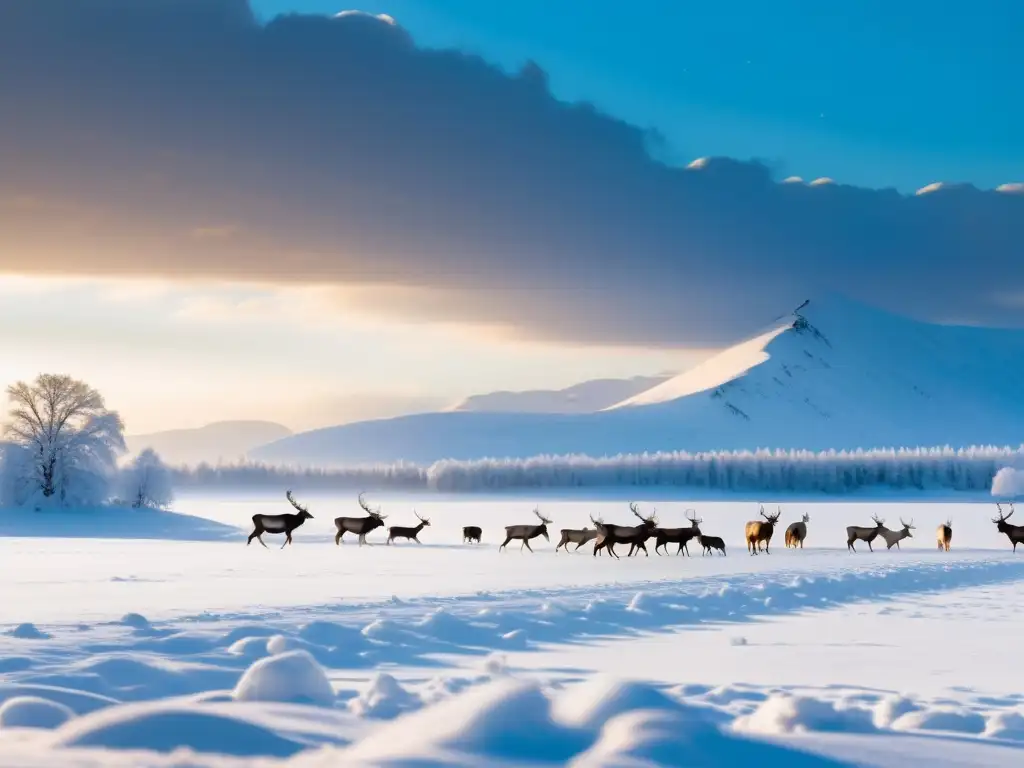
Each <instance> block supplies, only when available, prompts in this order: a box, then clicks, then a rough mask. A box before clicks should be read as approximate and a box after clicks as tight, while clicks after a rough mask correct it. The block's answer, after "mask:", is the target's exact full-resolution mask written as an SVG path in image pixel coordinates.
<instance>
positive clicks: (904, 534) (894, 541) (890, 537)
mask: <svg viewBox="0 0 1024 768" xmlns="http://www.w3.org/2000/svg"><path fill="white" fill-rule="evenodd" d="M900 525H902V526H903V528H902V529H901V530H899V531H890V530H889V529H888V528H885V527H883V528H880V529H879V530H878V533H879V534H881V536H882V538H883V539H885V548H886V549H892V548H893V546H894V545H895V547H896V549H899V548H900V542H901V541H903V540H904V539H912V538H913V537H914V534H912V533H911V531H912V530H914V518H910V522H909V523H906V522H904V521H903V518H902V517H901V518H900Z"/></svg>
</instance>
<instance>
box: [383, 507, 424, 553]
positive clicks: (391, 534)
mask: <svg viewBox="0 0 1024 768" xmlns="http://www.w3.org/2000/svg"><path fill="white" fill-rule="evenodd" d="M412 513H413V514H414V515H416V519H417V520H419V521H420V522H419V525H414V526H412V527H411V528H410V527H408V526H401V525H392V526H391V527H390V528H388V540H387V542H385V543H387V544H390V543H391V542H392V541H394V540H395V539H412V540H413V541H415V542H416V543H417V544H422V543H423V542H421V541H420V540H419V535H420V531H422V530H423V528H424V526H429V525H430V521H429V520H427V518H425V517H420V516H419V515H418V514H417V512H416V510H415V509H414V510H413V511H412Z"/></svg>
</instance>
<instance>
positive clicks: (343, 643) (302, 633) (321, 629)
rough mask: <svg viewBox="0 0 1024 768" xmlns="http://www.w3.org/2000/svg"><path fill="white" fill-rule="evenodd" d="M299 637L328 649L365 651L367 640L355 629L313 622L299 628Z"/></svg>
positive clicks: (329, 622) (331, 623)
mask: <svg viewBox="0 0 1024 768" xmlns="http://www.w3.org/2000/svg"><path fill="white" fill-rule="evenodd" d="M299 637H301V638H302V639H303V640H305V641H306V642H307V643H312V644H313V645H323V646H326V647H328V648H345V649H353V650H354V649H356V648H358V649H363V648H365V647H366V638H365V637H364V636H363V634H362V633H361V632H360V631H359V630H358V629H356V628H355V627H348V626H345V625H344V624H335V623H334V622H331V621H311V622H309V623H308V624H303V625H302V626H301V627H299Z"/></svg>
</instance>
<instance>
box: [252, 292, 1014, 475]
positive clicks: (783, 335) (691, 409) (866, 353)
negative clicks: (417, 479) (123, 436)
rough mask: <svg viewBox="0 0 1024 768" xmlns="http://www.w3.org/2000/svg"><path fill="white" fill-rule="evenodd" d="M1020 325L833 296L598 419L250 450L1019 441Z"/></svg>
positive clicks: (314, 452)
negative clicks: (923, 315)
mask: <svg viewBox="0 0 1024 768" xmlns="http://www.w3.org/2000/svg"><path fill="white" fill-rule="evenodd" d="M1022 434H1024V332H1021V331H1015V330H1001V329H991V328H967V327H953V326H939V325H932V324H927V323H921V322H917V321H914V320H910V319H908V318H904V317H899V316H897V315H892V314H888V313H885V312H881V311H878V310H875V309H872V308H869V307H865V306H862V305H859V304H856V303H854V302H851V301H847V300H844V299H841V298H836V297H833V298H829V299H828V300H826V301H823V302H820V303H819V302H813V301H812V302H810V303H809V304H808V305H807V306H805V307H803V308H802V309H801V310H799V312H798V313H797V314H795V315H792V316H790V317H788V318H783V319H781V320H780V321H779V322H778V323H777V324H774V325H772V326H770V327H769V328H768V329H767V330H765V331H763V332H762V333H761V334H760V335H758V336H756V337H755V338H753V339H750V340H748V341H744V342H742V343H741V344H739V345H737V346H735V347H733V348H731V349H729V350H726V351H724V352H722V353H721V354H719V355H717V356H716V357H715V358H713V359H711V360H709V361H706V362H705V363H703V364H702V365H700V366H698V367H697V368H695V369H693V370H691V371H688V372H685V373H683V374H681V375H679V376H677V377H675V378H673V379H670V380H669V381H666V382H664V383H662V384H659V385H658V386H656V387H653V388H652V389H650V390H648V391H646V392H643V393H640V394H638V395H635V396H633V397H631V398H627V399H625V400H624V401H622V402H620V403H619V404H617V405H616V406H614V407H612V408H610V409H608V410H604V411H601V412H599V413H594V414H536V413H532V414H531V413H474V412H455V413H433V414H422V415H417V416H407V417H402V418H398V419H389V420H381V421H372V422H362V423H359V424H350V425H346V426H343V427H336V428H331V429H323V430H317V431H314V432H306V433H303V434H299V435H295V436H293V437H290V438H286V439H284V440H281V441H278V442H276V443H271V444H270V445H267V446H264V447H262V448H259V449H257V450H256V451H254V452H252V453H251V454H250V455H251V456H252V457H253V458H256V459H260V460H265V461H272V462H282V463H307V464H316V465H332V464H334V465H338V464H360V463H391V462H395V461H401V460H405V461H411V462H415V463H430V462H433V461H436V460H440V459H475V458H481V457H499V458H501V457H518V458H522V457H529V456H538V455H544V454H549V455H550V454H585V455H589V456H604V455H616V454H619V453H643V452H654V451H675V450H687V451H713V450H736V449H753V448H758V447H765V448H773V449H774V448H786V449H807V450H826V449H833V448H835V449H856V448H871V447H885V446H892V447H898V446H924V445H952V446H956V447H962V446H968V445H988V444H997V445H1014V446H1015V445H1019V444H1020V441H1021V435H1022Z"/></svg>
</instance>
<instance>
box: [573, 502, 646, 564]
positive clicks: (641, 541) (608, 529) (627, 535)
mask: <svg viewBox="0 0 1024 768" xmlns="http://www.w3.org/2000/svg"><path fill="white" fill-rule="evenodd" d="M629 511H630V512H632V513H633V514H634V515H636V516H637V517H638V518H639V519H640V521H641V523H640V525H609V524H607V523H604V522H599V521H597V520H595V519H594V516H593V515H591V516H590V519H591V521H592V522H593V523H594V525H595V526H597V529H598V531H599V536H598V539H597V542H596V543H595V544H594V554H595V555H597V553H598V552H600V551H601V550H602V549H607V550H608V554H610V555H612V556H613V557H616V558H617V557H618V555H617V554H616V553H615V545H616V544H629V545H630V547H629V552H628V553H627V554H626V557H629V556H630V555H632V554H633V552H634V551H636V550H637V549H642V550H643V551H644V554H645V555H647V556H648V557H650V553H649V552H648V551H647V545H646V541H647V539H649V538H650V537H651V536H652V535H653V532H654V529H655V528H656V527H657V525H658V521H657V517H656V514H657V510H655V512H654V514H652V515H651V516H650V517H644V516H643V515H641V514H640V510H639V509H638V508H637V505H636V504H635V503H631V504H630V505H629Z"/></svg>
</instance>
